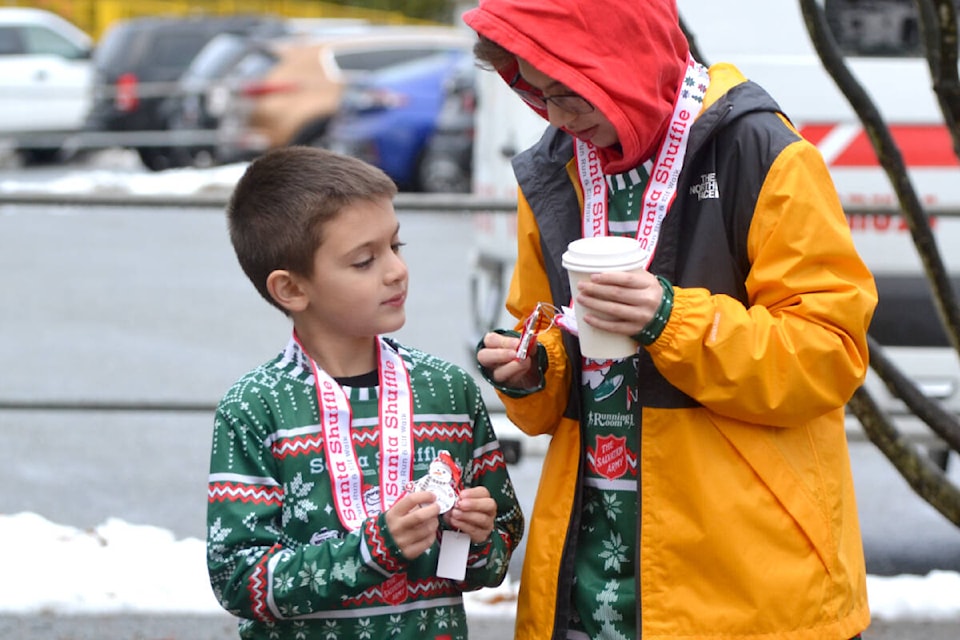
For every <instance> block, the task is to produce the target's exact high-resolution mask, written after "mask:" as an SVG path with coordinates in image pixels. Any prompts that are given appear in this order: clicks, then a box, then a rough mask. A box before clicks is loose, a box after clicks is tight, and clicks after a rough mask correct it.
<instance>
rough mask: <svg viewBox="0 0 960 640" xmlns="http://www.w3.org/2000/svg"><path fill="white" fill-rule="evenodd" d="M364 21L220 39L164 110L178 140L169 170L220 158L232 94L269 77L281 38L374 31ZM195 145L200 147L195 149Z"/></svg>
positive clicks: (327, 21) (294, 23) (299, 21)
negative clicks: (273, 46) (219, 135)
mask: <svg viewBox="0 0 960 640" xmlns="http://www.w3.org/2000/svg"><path fill="white" fill-rule="evenodd" d="M369 28H370V24H369V23H368V22H366V21H364V20H359V19H350V18H324V19H320V18H317V19H310V18H293V19H289V20H288V21H287V28H286V29H285V30H283V31H282V33H279V34H277V33H267V34H266V35H264V34H263V33H221V34H218V35H216V36H214V37H213V39H211V40H210V41H209V42H207V44H205V45H204V47H203V48H202V49H201V50H200V51H199V52H198V53H197V55H196V56H194V58H193V60H192V61H191V62H190V65H189V66H188V67H187V68H186V70H184V72H183V73H182V74H181V75H180V79H179V81H178V82H177V89H176V90H175V91H174V92H173V94H172V95H170V96H168V97H166V98H165V99H164V101H163V104H161V106H160V111H161V116H162V117H163V118H165V119H166V122H167V127H168V129H169V130H170V131H171V134H173V136H174V139H185V140H184V141H183V143H182V144H180V145H177V146H175V147H173V148H172V149H171V153H170V155H169V156H168V162H169V166H171V167H179V166H207V165H210V164H212V163H213V158H214V155H215V153H216V146H215V142H216V131H217V127H218V126H219V124H220V117H221V116H222V115H223V112H224V110H225V109H226V107H227V103H228V101H229V99H230V88H231V87H232V86H235V85H237V84H239V83H241V82H244V81H246V80H247V79H251V78H255V77H257V76H259V75H261V74H262V73H264V72H265V71H266V70H267V69H269V67H270V66H271V65H272V64H273V60H272V59H271V57H270V56H271V54H270V52H269V50H268V49H267V48H266V45H267V43H268V42H269V41H271V40H275V39H279V38H289V39H295V38H299V39H301V40H306V39H308V38H311V37H312V38H318V37H323V36H331V35H342V34H357V33H362V32H363V31H366V30H369ZM192 140H196V141H197V143H196V144H190V142H191V141H192Z"/></svg>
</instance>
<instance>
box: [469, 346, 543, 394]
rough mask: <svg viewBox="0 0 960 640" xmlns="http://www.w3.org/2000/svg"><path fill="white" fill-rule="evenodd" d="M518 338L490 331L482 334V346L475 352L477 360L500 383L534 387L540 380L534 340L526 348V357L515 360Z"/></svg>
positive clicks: (517, 386) (519, 387)
mask: <svg viewBox="0 0 960 640" xmlns="http://www.w3.org/2000/svg"><path fill="white" fill-rule="evenodd" d="M518 346H520V338H516V337H513V336H507V335H503V334H500V333H494V332H490V333H488V334H486V335H485V336H483V348H482V349H480V350H479V351H478V352H477V362H479V363H480V365H481V366H483V367H484V368H485V369H488V370H489V371H490V373H491V375H492V376H493V379H494V380H495V381H497V382H498V383H500V384H503V385H506V386H508V387H515V388H517V389H528V388H530V387H535V386H536V385H537V383H539V381H540V372H539V371H537V367H536V364H535V360H534V358H536V354H537V343H536V340H534V341H533V343H531V345H530V348H529V349H528V350H527V357H526V358H524V359H523V360H517V347H518Z"/></svg>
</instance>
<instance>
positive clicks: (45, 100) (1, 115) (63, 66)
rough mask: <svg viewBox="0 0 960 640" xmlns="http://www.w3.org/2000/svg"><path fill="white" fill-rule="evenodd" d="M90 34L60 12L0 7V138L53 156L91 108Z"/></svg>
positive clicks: (30, 156) (31, 155)
mask: <svg viewBox="0 0 960 640" xmlns="http://www.w3.org/2000/svg"><path fill="white" fill-rule="evenodd" d="M92 48H93V43H92V40H91V39H90V36H88V35H87V34H86V33H84V32H83V31H82V30H80V29H79V28H78V27H76V26H75V25H73V24H72V23H70V22H68V21H67V20H65V19H63V18H61V17H60V16H58V15H56V14H55V13H50V12H49V11H42V10H40V9H26V8H14V7H4V8H0V139H8V140H11V142H10V143H9V146H10V147H12V148H14V149H17V150H19V151H20V153H21V155H23V157H24V159H25V160H27V161H42V160H50V159H53V157H55V156H56V154H57V152H58V151H59V149H60V148H61V147H62V146H63V144H64V143H65V142H66V140H67V139H68V137H69V136H71V135H74V134H76V133H78V132H79V131H80V130H81V129H82V128H83V124H84V118H85V117H86V115H87V111H89V108H90V86H91V79H92V71H91V65H90V55H91V51H92Z"/></svg>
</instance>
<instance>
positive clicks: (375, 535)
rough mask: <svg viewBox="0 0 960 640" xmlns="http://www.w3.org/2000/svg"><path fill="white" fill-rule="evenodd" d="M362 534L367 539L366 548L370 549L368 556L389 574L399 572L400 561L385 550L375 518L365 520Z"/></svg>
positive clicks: (384, 541) (381, 534)
mask: <svg viewBox="0 0 960 640" xmlns="http://www.w3.org/2000/svg"><path fill="white" fill-rule="evenodd" d="M363 529H364V534H365V537H366V539H367V547H368V548H369V549H370V556H371V557H373V558H374V559H375V560H377V562H379V563H380V566H382V567H383V568H384V569H386V570H387V571H389V572H391V573H396V572H397V571H400V569H401V568H402V565H401V563H400V559H399V558H396V557H394V555H393V554H392V553H390V550H389V549H388V548H387V541H386V539H384V537H383V532H382V531H380V525H379V523H378V521H377V519H376V518H367V522H366V524H364V526H363Z"/></svg>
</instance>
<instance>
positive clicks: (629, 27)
mask: <svg viewBox="0 0 960 640" xmlns="http://www.w3.org/2000/svg"><path fill="white" fill-rule="evenodd" d="M463 19H464V21H465V22H466V23H467V24H468V25H469V26H470V27H471V28H473V29H474V30H475V31H476V32H477V33H479V34H480V35H482V36H485V37H487V38H489V39H490V40H493V41H494V42H496V43H497V44H499V45H500V46H502V47H503V48H505V49H507V50H508V51H510V52H511V53H513V54H514V55H516V56H518V57H520V58H522V59H524V60H526V61H527V62H528V63H530V64H531V65H532V66H533V67H535V68H536V69H537V70H539V71H541V72H542V73H545V74H547V75H548V76H550V77H551V78H553V79H554V80H556V81H558V82H561V83H563V84H564V85H565V86H567V87H569V88H570V90H572V91H575V92H576V93H578V94H580V95H581V96H583V97H584V98H586V99H587V100H588V101H590V103H591V104H593V105H594V106H595V107H596V108H597V109H599V111H600V112H601V113H602V114H603V115H604V116H605V117H606V118H607V119H608V120H609V121H610V122H611V124H613V126H614V127H615V128H616V130H617V133H618V135H619V139H620V146H619V148H618V147H607V148H604V149H600V154H601V162H602V166H603V170H604V172H605V173H607V174H608V175H610V174H616V173H623V172H624V171H628V170H630V169H633V168H634V167H636V166H637V165H639V164H640V163H642V162H643V161H645V160H647V159H648V158H650V157H651V156H653V154H654V153H655V152H656V151H657V148H658V146H659V143H660V141H661V140H662V139H663V137H664V135H665V134H666V130H667V126H668V125H669V122H670V116H671V115H672V113H673V105H674V103H675V102H676V99H677V95H678V93H679V90H680V84H681V81H682V80H683V77H684V74H685V72H686V69H687V57H688V52H689V48H688V45H687V39H686V37H685V36H684V34H683V31H682V30H681V29H680V25H679V18H678V14H677V4H676V1H675V0H644V1H643V2H625V1H624V0H480V6H479V7H478V8H476V9H472V10H470V11H468V12H467V13H465V14H464V16H463ZM514 72H515V67H514V68H511V69H501V70H500V73H501V75H503V76H504V77H505V78H507V80H509V79H510V78H511V77H512V76H513V73H514ZM540 115H541V116H544V117H545V116H546V114H545V113H543V112H540Z"/></svg>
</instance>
